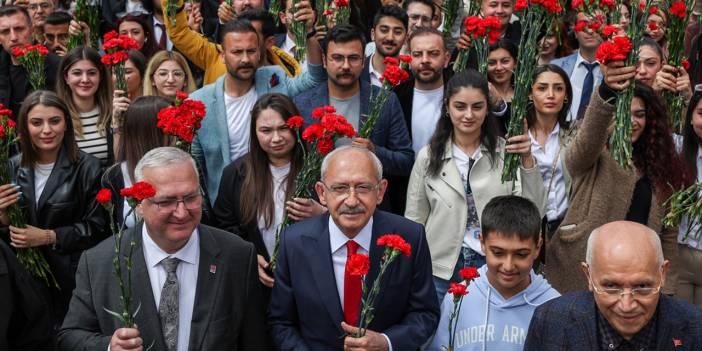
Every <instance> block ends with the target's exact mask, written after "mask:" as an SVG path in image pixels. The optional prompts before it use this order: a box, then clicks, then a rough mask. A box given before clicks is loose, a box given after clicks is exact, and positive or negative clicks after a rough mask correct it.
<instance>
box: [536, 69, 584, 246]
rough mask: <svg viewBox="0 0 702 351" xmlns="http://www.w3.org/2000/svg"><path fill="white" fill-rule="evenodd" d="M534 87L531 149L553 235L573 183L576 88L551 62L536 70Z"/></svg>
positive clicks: (565, 207)
mask: <svg viewBox="0 0 702 351" xmlns="http://www.w3.org/2000/svg"><path fill="white" fill-rule="evenodd" d="M530 90H531V94H530V96H529V100H530V104H529V109H528V111H527V123H528V125H529V137H530V138H531V148H532V149H531V151H532V154H533V155H534V158H536V162H537V163H538V165H539V170H540V171H541V177H542V178H543V181H544V189H546V198H547V201H546V217H547V225H546V229H547V231H546V233H547V234H549V235H551V234H553V232H554V231H555V230H556V228H558V225H559V224H560V222H561V221H562V220H563V217H564V216H565V213H566V210H567V209H568V194H569V193H570V183H571V182H570V176H569V175H568V172H567V170H566V168H565V165H564V163H563V162H564V158H565V153H566V150H567V149H568V146H569V145H570V142H571V141H572V140H573V137H574V135H575V131H574V128H571V125H570V122H568V113H569V112H570V103H571V101H573V88H572V87H571V85H570V79H569V78H568V75H567V74H566V73H565V71H563V69H562V68H560V67H558V66H556V65H552V64H547V65H542V66H539V67H537V68H536V70H535V71H534V79H533V83H532V84H531V89H530Z"/></svg>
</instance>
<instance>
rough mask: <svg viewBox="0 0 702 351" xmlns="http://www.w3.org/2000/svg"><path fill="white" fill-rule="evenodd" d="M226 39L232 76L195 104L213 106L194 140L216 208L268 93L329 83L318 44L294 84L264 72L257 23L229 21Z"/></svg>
mask: <svg viewBox="0 0 702 351" xmlns="http://www.w3.org/2000/svg"><path fill="white" fill-rule="evenodd" d="M305 11H307V12H308V13H309V19H310V21H309V22H310V25H311V23H312V22H313V19H314V11H312V9H311V8H309V7H307V8H305ZM271 20H272V19H271ZM220 35H221V38H222V50H223V51H222V61H224V64H225V65H226V67H227V74H225V75H224V76H222V77H220V78H219V79H217V81H215V82H214V83H212V84H210V85H207V86H205V87H203V88H202V89H199V90H197V91H196V92H194V93H193V94H192V98H193V99H197V100H201V101H202V102H203V103H204V104H205V105H206V106H207V115H206V116H205V119H204V120H203V121H202V127H201V128H200V130H199V131H198V132H197V135H196V136H195V139H194V140H193V146H192V154H193V157H194V158H195V160H196V161H197V162H198V166H199V167H200V171H201V172H202V173H203V178H204V179H205V181H206V185H207V193H208V195H209V200H210V201H211V202H212V203H213V202H214V200H215V199H216V198H217V191H218V190H219V181H220V178H221V176H222V172H223V170H224V167H225V166H226V165H228V164H229V163H230V162H232V161H234V160H236V159H237V158H239V157H240V156H242V155H244V154H246V153H247V152H248V150H249V130H250V128H251V126H250V124H251V108H252V107H253V105H254V103H256V101H257V100H258V97H260V96H261V95H263V94H266V93H282V94H286V95H290V96H294V95H297V94H298V93H300V92H301V91H304V90H306V89H310V88H313V87H314V86H316V85H318V84H321V83H322V82H324V78H325V75H324V68H323V67H322V66H321V60H322V59H321V56H322V52H321V48H320V47H319V44H318V43H317V42H316V40H314V39H311V40H310V41H308V43H309V44H308V46H307V53H308V58H309V65H308V71H306V72H303V74H301V75H300V76H298V77H296V78H293V79H291V78H288V77H287V76H286V75H285V73H284V71H283V70H282V69H281V68H280V67H279V66H259V62H260V60H261V45H260V44H261V38H260V36H261V33H259V32H257V31H256V29H255V27H254V26H253V25H252V24H251V22H249V21H247V20H241V19H237V20H232V21H229V22H227V24H225V25H224V26H223V27H222V30H221V32H220ZM410 166H411V165H410Z"/></svg>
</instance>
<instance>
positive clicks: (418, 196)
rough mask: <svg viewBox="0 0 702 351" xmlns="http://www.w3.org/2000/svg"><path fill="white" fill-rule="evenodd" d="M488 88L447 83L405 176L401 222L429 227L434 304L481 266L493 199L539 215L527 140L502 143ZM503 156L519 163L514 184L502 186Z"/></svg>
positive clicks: (537, 183)
mask: <svg viewBox="0 0 702 351" xmlns="http://www.w3.org/2000/svg"><path fill="white" fill-rule="evenodd" d="M488 101H489V99H488V83H487V80H486V79H485V77H484V76H482V75H481V74H480V73H478V72H477V71H475V70H472V69H471V70H468V71H464V72H461V73H459V74H456V75H455V76H453V78H451V80H449V82H448V83H447V84H446V92H445V94H444V106H443V108H442V115H441V118H440V119H439V121H438V122H437V125H436V131H435V132H434V135H433V136H432V138H431V141H430V143H429V145H427V146H425V147H424V148H423V149H422V150H420V151H419V154H418V156H417V160H416V161H415V163H414V167H413V169H412V174H411V176H410V181H409V188H408V191H407V208H406V211H405V217H407V218H409V219H411V220H413V221H415V222H418V223H420V224H423V225H424V226H425V228H426V235H427V241H428V243H429V251H430V252H431V258H432V269H433V272H434V283H435V285H436V291H437V295H438V297H439V301H441V300H442V299H443V296H444V295H445V294H446V290H447V289H448V285H449V282H450V281H458V280H459V278H458V271H459V270H460V269H461V268H463V267H480V266H482V265H484V264H485V255H484V253H483V252H482V250H481V249H480V241H479V236H480V215H481V213H482V211H483V208H484V207H485V205H486V204H487V203H488V201H490V199H492V198H493V197H495V196H500V195H509V194H515V195H522V196H524V197H526V198H528V199H530V200H532V201H533V202H534V203H535V204H536V205H537V207H538V208H539V210H540V213H541V215H542V216H543V212H544V207H545V190H544V186H543V182H542V179H541V173H539V168H538V167H537V165H536V162H535V160H534V158H533V157H532V155H531V141H530V138H529V136H528V135H526V134H524V135H518V136H514V137H512V138H510V139H509V140H508V141H507V142H505V140H504V139H502V138H499V137H498V136H497V133H498V132H497V126H496V121H495V118H494V117H493V116H491V115H490V114H489V111H490V107H489V103H488ZM506 152H509V153H516V154H519V155H520V156H521V166H520V169H519V172H518V175H517V180H516V181H514V182H506V183H502V182H501V175H502V168H503V164H504V155H505V153H506Z"/></svg>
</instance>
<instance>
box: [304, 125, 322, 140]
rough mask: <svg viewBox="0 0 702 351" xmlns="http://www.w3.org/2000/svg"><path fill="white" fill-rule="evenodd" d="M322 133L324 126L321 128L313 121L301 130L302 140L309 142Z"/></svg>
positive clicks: (319, 136)
mask: <svg viewBox="0 0 702 351" xmlns="http://www.w3.org/2000/svg"><path fill="white" fill-rule="evenodd" d="M323 135H324V128H322V125H321V124H319V123H315V124H312V125H310V126H309V127H307V128H305V130H304V131H302V140H304V141H306V142H308V143H311V142H314V141H315V140H317V139H319V138H321V137H322V136H323Z"/></svg>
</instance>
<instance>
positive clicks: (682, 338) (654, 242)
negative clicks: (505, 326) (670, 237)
mask: <svg viewBox="0 0 702 351" xmlns="http://www.w3.org/2000/svg"><path fill="white" fill-rule="evenodd" d="M585 257H586V258H585V260H586V262H584V263H582V268H583V272H584V274H585V276H586V277H587V279H588V282H589V289H590V291H589V292H575V293H570V294H566V295H563V296H562V297H560V298H557V299H554V300H551V301H549V302H547V303H545V304H543V305H541V306H540V307H538V308H537V309H536V311H535V312H534V317H533V319H532V321H531V325H530V326H529V333H528V335H527V340H526V343H525V347H524V350H534V351H536V350H539V351H548V350H607V351H609V350H612V351H624V350H637V351H638V350H659V351H660V350H700V349H702V310H700V309H699V308H697V307H695V306H693V305H691V304H689V303H687V302H684V301H682V300H678V299H675V298H672V297H669V296H667V295H665V294H661V287H662V286H663V284H665V280H666V275H667V273H668V267H669V262H668V260H664V258H663V250H662V248H661V242H660V239H659V237H658V234H657V233H656V232H654V231H653V230H651V229H649V228H648V227H646V226H644V225H642V224H638V223H634V222H628V221H618V222H612V223H608V224H605V225H603V226H601V227H599V228H597V229H595V230H594V231H593V232H592V234H590V237H589V238H588V241H587V252H586V255H585Z"/></svg>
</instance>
